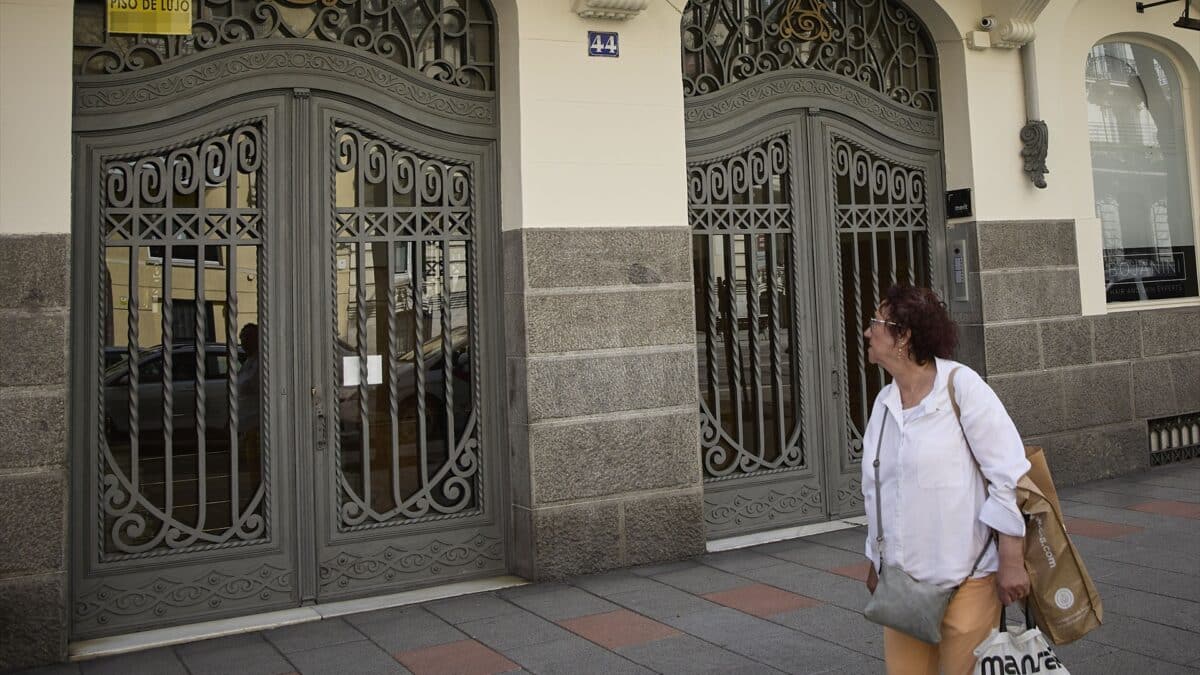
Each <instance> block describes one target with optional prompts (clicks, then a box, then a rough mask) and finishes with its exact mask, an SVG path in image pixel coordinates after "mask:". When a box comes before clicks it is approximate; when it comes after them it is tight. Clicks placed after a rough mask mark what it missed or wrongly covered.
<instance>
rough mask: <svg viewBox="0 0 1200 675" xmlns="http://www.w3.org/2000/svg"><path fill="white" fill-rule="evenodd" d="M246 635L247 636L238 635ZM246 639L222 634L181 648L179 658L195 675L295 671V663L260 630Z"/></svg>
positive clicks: (269, 674) (271, 674)
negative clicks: (293, 666)
mask: <svg viewBox="0 0 1200 675" xmlns="http://www.w3.org/2000/svg"><path fill="white" fill-rule="evenodd" d="M234 637H239V638H240V637H243V636H234ZM244 637H247V638H253V639H246V640H234V639H231V638H218V639H216V640H206V641H205V642H207V643H208V644H205V642H199V643H196V644H194V645H184V646H183V647H180V648H179V650H178V653H179V658H180V660H181V661H183V665H185V666H187V669H188V671H189V672H190V673H191V674H192V675H281V674H282V673H290V672H293V668H292V664H291V663H289V662H288V661H287V660H285V659H284V658H283V655H282V654H280V653H279V652H278V651H276V649H275V647H274V646H272V645H271V643H269V642H267V641H266V640H264V639H263V638H262V635H261V634H260V633H255V634H253V635H249V636H244Z"/></svg>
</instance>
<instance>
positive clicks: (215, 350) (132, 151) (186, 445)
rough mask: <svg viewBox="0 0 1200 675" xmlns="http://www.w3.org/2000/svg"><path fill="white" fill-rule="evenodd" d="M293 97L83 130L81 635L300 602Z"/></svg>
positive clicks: (77, 590)
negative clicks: (281, 361) (288, 142)
mask: <svg viewBox="0 0 1200 675" xmlns="http://www.w3.org/2000/svg"><path fill="white" fill-rule="evenodd" d="M282 106H283V102H282V100H281V99H280V98H279V97H277V96H268V97H259V98H257V99H255V100H252V101H244V102H240V103H238V104H235V105H231V106H229V107H228V108H226V109H224V110H222V111H221V113H220V114H219V115H216V114H208V115H201V116H194V117H181V118H177V119H176V120H175V121H173V122H169V123H161V124H159V125H158V126H157V127H156V128H155V129H154V130H153V131H151V132H147V131H145V130H141V131H139V132H133V133H124V134H107V135H103V136H102V135H99V134H97V135H95V136H91V135H87V134H80V135H78V136H77V137H76V157H77V158H79V159H80V160H81V161H78V162H77V165H76V166H77V169H76V172H77V175H76V179H75V186H76V191H77V195H78V196H79V198H78V199H77V201H76V211H75V213H76V216H75V218H76V223H77V224H78V226H77V227H76V228H75V245H76V249H75V250H76V251H90V252H92V253H91V255H77V256H76V260H75V264H76V266H77V269H78V270H79V272H78V274H77V275H76V279H75V284H76V292H86V293H87V294H88V295H91V296H92V297H95V298H96V301H95V302H93V303H88V304H87V305H86V306H84V307H82V308H80V309H78V311H77V313H76V314H75V317H76V319H75V322H74V323H75V335H74V346H75V348H74V349H73V354H74V357H73V358H74V367H75V368H76V372H78V373H90V374H91V376H90V377H88V378H87V379H89V380H90V382H91V387H92V389H91V391H88V390H87V389H83V388H82V387H79V388H76V391H75V396H76V398H77V401H78V402H77V403H76V406H77V407H76V410H77V411H79V412H78V414H77V416H76V418H75V421H76V424H75V425H74V426H73V431H72V443H73V445H75V447H77V448H80V450H79V451H78V452H77V453H76V455H75V457H76V458H77V461H76V462H74V475H75V481H76V482H75V484H76V485H77V486H80V487H81V490H80V492H79V494H80V498H79V499H76V500H74V504H73V507H74V508H73V510H74V513H75V522H76V527H74V528H73V537H74V538H75V542H76V543H75V545H74V546H73V550H74V552H75V562H74V563H73V564H72V566H71V569H72V588H73V602H72V612H71V622H72V635H73V636H74V637H76V638H84V637H92V636H96V635H103V634H110V633H114V632H128V631H133V630H141V629H146V628H151V627H157V626H161V625H162V624H163V623H165V622H179V621H180V620H184V619H187V620H205V619H212V618H219V617H222V616H230V615H235V614H240V613H246V612H249V611H261V610H262V609H265V608H280V607H287V606H292V605H294V604H295V602H296V597H297V596H296V587H295V583H294V579H293V577H292V569H293V568H294V561H295V551H294V548H293V546H292V539H291V535H290V532H291V525H290V523H289V521H288V520H287V511H286V509H281V508H280V507H281V495H286V494H288V493H289V492H290V485H291V483H290V478H289V471H288V467H289V457H288V455H287V453H285V452H282V451H281V448H286V447H287V446H288V444H289V443H290V440H289V439H290V433H289V430H288V429H287V427H286V426H285V425H279V424H275V423H274V421H275V420H278V419H286V417H281V415H280V411H279V409H278V405H277V404H276V403H275V402H276V401H278V400H279V397H280V396H283V395H284V394H285V393H286V391H287V389H288V387H289V385H288V384H287V383H286V381H285V380H284V379H281V378H276V377H273V372H274V369H273V368H272V364H273V363H274V362H273V360H272V359H271V358H270V354H273V353H278V346H279V342H280V340H281V339H282V338H281V336H280V330H278V329H277V327H278V326H280V325H286V323H287V321H288V315H287V308H286V306H284V305H283V303H281V302H280V293H279V289H280V288H282V287H283V286H284V284H283V283H281V282H280V278H279V270H280V269H283V268H286V267H287V264H286V256H287V253H286V250H285V249H284V248H283V247H282V246H281V244H282V242H283V240H284V238H285V237H286V236H287V233H286V231H285V230H286V227H285V226H284V225H283V224H282V223H284V222H285V221H283V220H282V219H276V214H278V213H279V210H278V206H279V205H278V203H277V202H276V201H274V197H273V195H275V194H278V192H277V191H276V190H272V189H270V188H269V185H270V184H271V181H272V180H274V177H273V171H274V168H275V167H276V166H279V165H286V163H287V161H288V159H287V155H286V150H283V149H282V148H281V147H280V146H282V144H278V145H277V141H278V140H279V138H280V136H281V135H283V134H285V133H286V132H285V131H283V127H282V126H281V125H280V123H279V119H280V111H281V109H282ZM250 322H253V323H255V324H256V325H258V326H259V327H260V329H261V333H260V334H261V337H262V340H261V342H258V341H256V342H255V344H261V347H260V348H259V349H257V350H255V354H256V356H255V359H256V363H257V365H255V366H254V371H253V373H252V372H251V371H249V370H247V367H248V366H247V363H248V362H249V360H248V358H249V357H248V355H247V354H246V353H245V351H244V350H243V349H242V347H243V346H242V345H240V344H239V337H238V333H239V328H241V327H243V326H244V325H245V324H246V323H250ZM102 356H103V357H104V358H101V357H102ZM106 366H107V367H106ZM81 379H82V378H81ZM198 382H204V383H205V385H204V386H198V384H197V383H198ZM93 392H95V393H93ZM239 404H240V406H239Z"/></svg>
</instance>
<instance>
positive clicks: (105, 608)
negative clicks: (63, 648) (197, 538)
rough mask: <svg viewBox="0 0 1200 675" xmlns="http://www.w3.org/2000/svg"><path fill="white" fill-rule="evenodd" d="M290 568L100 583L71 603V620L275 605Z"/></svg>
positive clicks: (285, 591) (287, 591)
mask: <svg viewBox="0 0 1200 675" xmlns="http://www.w3.org/2000/svg"><path fill="white" fill-rule="evenodd" d="M292 590H293V589H292V573H291V571H289V570H286V569H281V568H278V567H273V566H271V565H260V566H259V567H258V568H256V569H253V570H250V571H247V572H246V573H244V574H240V575H237V576H235V575H232V574H226V573H224V572H216V571H210V572H206V573H204V574H202V575H201V576H199V577H197V578H195V579H193V580H191V581H187V580H184V579H179V578H171V577H169V576H160V577H156V578H155V579H153V580H151V581H148V582H146V583H143V584H141V585H139V586H131V587H118V586H115V585H113V584H111V583H105V584H103V585H101V586H99V587H97V588H95V589H93V590H91V591H89V592H87V593H85V594H83V595H81V596H79V598H78V599H77V600H76V601H75V605H74V614H75V619H76V621H80V622H86V623H95V624H99V625H100V626H104V625H106V624H108V623H110V622H111V621H112V619H113V618H114V617H130V616H138V615H146V616H145V618H146V619H151V618H156V617H163V616H167V615H169V614H171V613H172V611H173V610H177V609H181V608H192V607H196V606H197V605H204V606H206V607H207V608H209V609H220V608H221V607H222V606H223V605H225V604H227V603H237V602H239V601H247V600H251V601H253V600H257V601H259V602H265V603H275V602H278V601H279V600H280V599H281V598H286V597H288V596H289V595H291V593H292Z"/></svg>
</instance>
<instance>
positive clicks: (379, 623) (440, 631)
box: [350, 607, 467, 654]
mask: <svg viewBox="0 0 1200 675" xmlns="http://www.w3.org/2000/svg"><path fill="white" fill-rule="evenodd" d="M396 609H402V610H404V611H394V610H383V611H380V612H372V613H371V614H373V615H374V616H370V617H369V618H366V619H363V620H355V619H354V618H351V619H350V623H351V624H353V625H354V627H355V628H357V629H358V630H359V632H361V633H362V634H363V635H366V636H367V637H368V638H370V639H371V641H372V642H374V643H375V644H377V645H379V646H380V647H382V648H383V649H384V650H386V651H387V652H388V653H389V654H395V653H397V652H406V651H409V650H412V649H422V648H424V647H433V646H435V645H444V644H446V643H448V642H458V641H459V640H465V639H467V636H466V635H465V634H464V633H462V632H461V631H459V630H458V629H456V628H454V627H453V626H451V625H450V624H448V623H446V622H445V621H442V620H441V619H439V618H438V617H436V616H434V615H433V614H431V613H429V612H427V611H425V610H424V609H422V608H420V607H403V608H396ZM364 616H365V615H364Z"/></svg>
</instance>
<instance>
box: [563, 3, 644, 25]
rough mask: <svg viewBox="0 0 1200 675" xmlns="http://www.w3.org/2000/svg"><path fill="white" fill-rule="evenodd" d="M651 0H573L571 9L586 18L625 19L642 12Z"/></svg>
mask: <svg viewBox="0 0 1200 675" xmlns="http://www.w3.org/2000/svg"><path fill="white" fill-rule="evenodd" d="M649 4H650V0H573V2H572V5H571V11H573V12H575V13H576V14H578V15H579V16H580V17H582V18H584V19H612V20H616V21H625V20H626V19H632V18H633V17H635V16H637V15H638V14H641V13H642V11H643V10H645V9H646V7H647V6H648V5H649Z"/></svg>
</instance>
